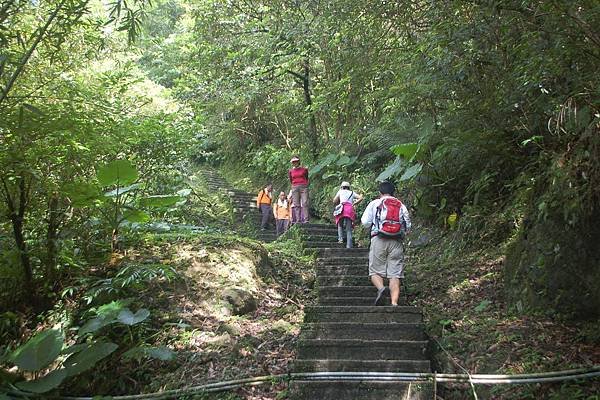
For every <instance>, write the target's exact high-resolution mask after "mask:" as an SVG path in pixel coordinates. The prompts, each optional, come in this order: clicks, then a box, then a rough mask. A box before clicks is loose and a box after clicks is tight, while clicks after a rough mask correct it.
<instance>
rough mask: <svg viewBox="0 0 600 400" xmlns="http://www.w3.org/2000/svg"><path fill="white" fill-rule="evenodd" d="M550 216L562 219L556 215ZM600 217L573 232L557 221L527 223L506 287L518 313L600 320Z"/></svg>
mask: <svg viewBox="0 0 600 400" xmlns="http://www.w3.org/2000/svg"><path fill="white" fill-rule="evenodd" d="M548 215H550V216H551V215H557V216H559V215H560V210H558V209H555V210H553V211H552V212H550V213H549V214H548ZM598 221H600V212H599V211H596V212H595V213H593V215H592V216H591V217H590V218H587V219H586V220H585V221H582V222H579V224H578V226H576V227H573V228H571V227H569V226H568V225H567V224H565V223H563V222H562V219H561V218H560V217H557V218H552V217H548V218H540V219H537V220H535V221H533V220H529V221H526V222H525V223H524V224H523V226H522V228H521V231H520V232H519V234H518V236H517V237H516V239H515V240H514V242H513V244H512V245H511V246H509V248H508V252H507V257H506V268H505V271H504V274H505V283H506V288H507V295H508V299H509V301H510V303H511V304H512V305H513V306H514V307H515V308H516V309H517V310H518V311H523V310H545V311H549V312H553V311H557V312H560V313H563V314H568V315H571V316H573V317H575V318H580V319H594V318H598V317H599V316H600V246H599V244H600V225H599V224H598Z"/></svg>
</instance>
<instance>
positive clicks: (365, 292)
mask: <svg viewBox="0 0 600 400" xmlns="http://www.w3.org/2000/svg"><path fill="white" fill-rule="evenodd" d="M317 293H318V295H319V298H323V297H371V298H372V299H373V301H375V296H376V295H377V289H375V287H374V286H371V287H368V286H319V287H318V288H317Z"/></svg>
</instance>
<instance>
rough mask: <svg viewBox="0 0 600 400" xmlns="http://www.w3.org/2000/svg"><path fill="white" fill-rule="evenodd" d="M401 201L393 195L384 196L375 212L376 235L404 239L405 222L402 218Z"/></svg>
mask: <svg viewBox="0 0 600 400" xmlns="http://www.w3.org/2000/svg"><path fill="white" fill-rule="evenodd" d="M401 208H402V202H401V201H400V200H398V199H397V198H395V197H384V198H383V200H382V201H381V204H380V205H379V206H377V211H376V213H375V228H376V229H377V231H376V235H377V236H381V237H387V238H395V239H404V235H405V234H406V224H405V222H404V220H403V218H402V211H401Z"/></svg>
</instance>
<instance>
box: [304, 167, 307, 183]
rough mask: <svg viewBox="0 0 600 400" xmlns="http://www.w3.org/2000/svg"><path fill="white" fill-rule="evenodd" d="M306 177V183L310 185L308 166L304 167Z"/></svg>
mask: <svg viewBox="0 0 600 400" xmlns="http://www.w3.org/2000/svg"><path fill="white" fill-rule="evenodd" d="M304 178H306V184H307V185H308V168H304Z"/></svg>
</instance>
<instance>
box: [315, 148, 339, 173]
mask: <svg viewBox="0 0 600 400" xmlns="http://www.w3.org/2000/svg"><path fill="white" fill-rule="evenodd" d="M337 157H338V155H337V154H334V153H331V154H328V155H327V156H325V157H324V158H323V159H322V160H321V161H320V162H319V163H318V164H317V165H315V166H314V167H312V168H311V169H309V171H308V173H309V174H310V175H314V174H318V173H319V172H321V170H322V169H323V168H325V167H327V166H328V165H329V164H331V163H332V162H334V161H335V160H336V159H337Z"/></svg>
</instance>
